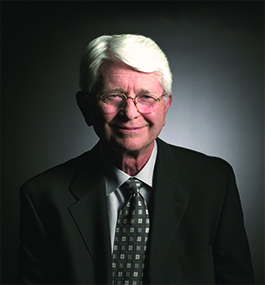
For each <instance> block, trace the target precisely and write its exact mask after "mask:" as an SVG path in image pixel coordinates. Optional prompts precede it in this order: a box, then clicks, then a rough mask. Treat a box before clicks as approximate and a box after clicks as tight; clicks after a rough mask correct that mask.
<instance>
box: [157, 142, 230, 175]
mask: <svg viewBox="0 0 265 285" xmlns="http://www.w3.org/2000/svg"><path fill="white" fill-rule="evenodd" d="M158 147H159V151H161V157H162V159H166V160H168V161H170V162H169V163H170V165H171V166H173V165H174V164H177V165H180V166H181V167H182V168H183V169H186V170H194V171H197V172H198V173H200V172H215V173H216V172H217V171H218V172H219V173H221V172H226V173H227V172H230V171H231V170H232V167H231V165H230V164H229V163H228V162H227V161H225V160H224V159H222V158H220V157H215V156H210V155H207V154H204V153H202V152H199V151H195V150H191V149H188V148H184V147H179V146H175V145H172V144H169V143H166V142H164V141H162V140H160V139H159V140H158Z"/></svg>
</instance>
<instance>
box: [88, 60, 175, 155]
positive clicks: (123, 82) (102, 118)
mask: <svg viewBox="0 0 265 285" xmlns="http://www.w3.org/2000/svg"><path fill="white" fill-rule="evenodd" d="M101 74H102V77H103V88H102V89H103V90H104V92H109V91H112V90H117V89H119V90H120V91H122V92H123V93H125V94H126V95H127V96H128V97H135V96H136V95H137V94H138V93H140V92H142V90H148V91H149V92H150V93H153V94H157V95H158V96H159V97H161V95H162V94H163V92H164V91H163V89H162V87H161V85H160V82H159V76H158V75H156V74H153V73H142V72H138V71H135V70H133V69H131V68H130V67H128V66H127V65H125V64H119V65H117V64H114V63H110V62H108V63H105V64H103V66H102V67H101ZM95 104H96V106H92V108H91V109H92V110H91V111H92V124H93V127H94V130H95V132H96V133H97V135H98V136H99V138H100V139H101V140H102V141H103V142H104V143H105V145H106V146H107V147H111V148H115V149H116V150H120V151H146V150H148V149H152V147H153V142H154V140H155V139H156V138H157V136H158V135H159V133H160V131H161V129H162V127H163V126H164V125H165V117H166V113H167V110H168V108H169V106H170V104H171V95H170V97H169V99H168V101H165V99H164V98H163V99H162V100H161V101H160V102H158V107H157V109H156V110H155V111H153V112H152V113H148V114H142V113H140V112H138V110H137V108H136V106H135V104H134V102H133V100H132V99H128V100H127V102H126V105H125V106H124V108H121V109H117V111H116V112H114V113H107V112H105V111H104V110H103V109H102V107H101V106H100V104H99V99H96V103H95Z"/></svg>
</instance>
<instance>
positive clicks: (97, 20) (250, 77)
mask: <svg viewBox="0 0 265 285" xmlns="http://www.w3.org/2000/svg"><path fill="white" fill-rule="evenodd" d="M263 5H264V4H263V2H251V1H250V2H237V1H236V2H229V1H228V2H199V1H198V2H193V3H192V2H175V1H173V2H172V1H170V2H167V1H165V2H162V1H161V2H160V1H157V2H150V1H133V2H122V1H115V2H108V1H107V2H100V1H98V2H90V1H88V2H71V1H70V2H68V1H62V2H61V1H58V2H41V1H36V2H31V1H29V2H23V1H19V2H14V1H13V2H2V3H1V6H2V7H1V8H2V115H3V119H2V150H3V151H2V223H1V224H2V266H1V267H2V284H5V283H6V284H10V283H14V280H15V279H14V278H15V277H14V276H15V272H16V255H17V249H18V243H19V238H18V221H19V196H18V190H19V186H20V185H21V184H22V183H23V182H25V181H26V180H27V179H29V178H31V177H32V176H34V175H36V174H38V173H40V172H42V171H44V170H46V169H47V168H50V167H52V166H54V165H56V164H58V163H61V162H63V161H66V160H68V159H70V158H72V157H74V156H77V155H79V154H80V153H82V152H84V151H86V150H87V149H90V148H91V147H92V146H93V145H94V144H95V142H96V141H97V137H96V136H95V134H94V133H93V130H92V129H89V128H88V127H86V125H85V123H84V121H83V118H82V116H81V113H80V112H79V110H78V108H77V106H76V103H75V93H76V91H78V90H79V88H78V69H79V61H80V56H81V52H82V50H83V49H84V47H85V46H86V45H87V44H88V42H89V41H90V40H92V39H93V38H95V37H97V36H99V35H102V34H115V33H137V34H143V35H146V36H149V37H151V38H153V39H154V40H155V41H156V42H157V43H158V44H159V45H160V47H161V48H162V49H163V50H164V52H165V53H166V54H167V56H168V59H169V62H170V65H171V69H172V72H173V75H174V84H173V96H174V101H173V105H172V106H171V108H170V110H169V113H168V117H167V124H166V126H165V128H164V129H163V131H162V133H161V135H160V137H161V138H162V139H164V140H165V141H167V142H169V143H172V144H176V145H180V146H184V147H187V148H191V149H194V150H197V151H200V152H204V153H206V154H209V155H213V156H219V157H222V158H224V159H225V160H227V161H228V162H229V163H231V164H232V166H233V168H234V170H235V173H236V177H237V183H238V186H239V191H240V195H241V199H242V204H243V209H244V213H245V224H246V230H247V233H248V236H249V241H250V247H251V253H252V258H253V263H254V267H255V273H256V279H257V283H258V284H261V283H264V273H263V272H264V188H263V185H264V180H263V175H264V168H263V158H264V156H263V155H264V149H263V147H264V140H263V139H264V138H263V131H264V128H263V123H264V120H263V119H264V97H263V96H264V95H263V91H264V90H263V81H264V74H263V68H264V44H263V43H264V41H263V36H264V34H263V25H264V22H263V20H264V14H263V13H264V10H263V9H264V6H263ZM47 211H49V209H47Z"/></svg>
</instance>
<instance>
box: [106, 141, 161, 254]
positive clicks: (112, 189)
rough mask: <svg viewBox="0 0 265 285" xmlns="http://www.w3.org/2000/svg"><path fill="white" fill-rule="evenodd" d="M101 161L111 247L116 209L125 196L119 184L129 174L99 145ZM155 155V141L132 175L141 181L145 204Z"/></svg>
mask: <svg viewBox="0 0 265 285" xmlns="http://www.w3.org/2000/svg"><path fill="white" fill-rule="evenodd" d="M100 156H101V161H102V163H103V165H104V170H105V185H106V195H107V199H108V213H109V225H110V239H111V249H113V245H114V237H115V228H116V223H117V217H118V211H119V209H120V208H122V206H123V205H124V203H125V197H124V195H123V194H122V192H121V190H120V186H121V185H122V184H123V183H124V182H125V181H127V180H128V179H129V178H130V177H131V176H130V175H128V174H126V173H125V172H123V171H122V170H120V169H119V168H117V167H116V166H115V165H114V164H113V163H112V162H111V161H110V160H109V159H108V158H107V157H106V155H105V154H104V151H103V148H102V147H101V153H100ZM156 156H157V144H156V141H155V144H154V148H153V151H152V154H151V156H150V158H149V160H148V161H147V163H146V164H145V166H144V167H143V168H142V169H141V171H140V172H139V173H137V174H136V175H135V176H134V177H135V178H137V179H139V180H141V181H142V182H143V186H142V187H141V190H140V193H141V194H142V195H143V197H144V198H145V200H146V202H147V205H148V202H149V200H150V195H151V191H152V187H153V173H154V167H155V162H156Z"/></svg>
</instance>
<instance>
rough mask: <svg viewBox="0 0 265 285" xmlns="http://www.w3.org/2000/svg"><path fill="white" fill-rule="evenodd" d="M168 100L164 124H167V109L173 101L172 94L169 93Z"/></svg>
mask: <svg viewBox="0 0 265 285" xmlns="http://www.w3.org/2000/svg"><path fill="white" fill-rule="evenodd" d="M167 97H168V98H167V100H166V101H165V113H164V122H163V126H164V125H165V124H166V115H167V111H168V108H169V107H170V105H171V103H172V94H169V95H168V96H167Z"/></svg>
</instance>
